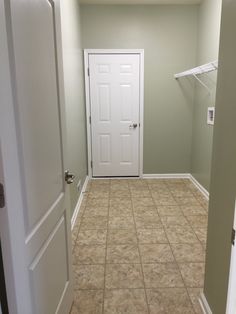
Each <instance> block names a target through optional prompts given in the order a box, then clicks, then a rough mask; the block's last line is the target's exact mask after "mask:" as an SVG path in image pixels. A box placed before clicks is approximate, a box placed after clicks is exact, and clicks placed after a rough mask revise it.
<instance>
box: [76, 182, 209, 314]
mask: <svg viewBox="0 0 236 314" xmlns="http://www.w3.org/2000/svg"><path fill="white" fill-rule="evenodd" d="M87 191H88V192H87V193H86V194H85V196H84V200H83V203H82V205H81V209H80V213H79V219H77V221H76V223H75V228H74V231H73V233H72V242H73V243H74V244H75V246H74V251H73V252H74V253H73V255H74V261H75V262H76V263H77V264H76V265H74V267H75V269H74V272H75V292H76V298H75V302H74V305H73V308H72V311H71V314H80V313H83V314H87V313H89V314H90V313H91V314H92V313H94V314H95V313H97V314H99V313H102V311H103V289H104V284H105V282H104V277H105V273H106V287H107V288H109V289H106V296H105V302H104V312H103V313H105V314H113V313H117V314H125V313H127V314H147V313H149V314H153V313H158V314H160V313H165V314H172V313H173V314H179V313H181V314H192V313H193V308H192V306H193V307H194V309H195V311H196V313H197V314H198V313H200V312H199V307H198V302H197V296H198V293H199V292H200V290H201V287H202V286H203V279H204V257H205V251H204V246H205V243H206V230H207V210H206V209H207V206H208V202H207V200H206V199H205V198H204V197H203V196H202V195H201V194H200V193H199V190H198V189H196V187H195V186H194V185H192V183H191V181H190V180H183V179H173V180H172V179H171V180H170V179H165V180H164V179H163V180H160V179H145V180H142V179H134V180H133V179H130V180H125V179H124V180H120V179H118V180H113V179H112V180H110V179H108V180H106V179H105V180H91V181H90V182H89V184H88V189H87ZM108 225H109V227H108ZM163 226H164V227H163ZM107 229H108V230H107ZM137 240H138V243H139V248H138V246H137ZM169 242H170V243H171V246H170V245H169ZM106 244H108V247H107V250H106V247H105V246H106ZM172 252H174V258H175V259H174V258H173V254H172ZM139 254H141V256H142V262H143V264H140V263H141V260H140V255H139ZM105 258H106V262H107V263H108V264H107V265H106V267H107V269H106V270H105V268H104V267H105V266H104V262H105ZM174 260H177V261H178V264H177V263H176V262H174ZM82 263H83V264H82ZM87 263H88V264H87ZM100 263H101V264H100ZM180 270H181V272H180ZM142 271H143V272H142ZM143 275H144V281H145V287H146V289H148V290H147V294H148V301H149V310H148V308H147V303H146V297H145V291H144V289H143V287H144V283H143ZM183 279H184V281H183ZM184 283H185V285H186V286H187V288H188V293H189V296H190V298H191V301H192V304H191V301H190V298H189V297H188V295H187V293H186V290H185V288H184ZM149 289H150V290H149Z"/></svg>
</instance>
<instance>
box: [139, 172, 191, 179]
mask: <svg viewBox="0 0 236 314" xmlns="http://www.w3.org/2000/svg"><path fill="white" fill-rule="evenodd" d="M143 179H190V173H161V174H152V173H150V174H144V175H143Z"/></svg>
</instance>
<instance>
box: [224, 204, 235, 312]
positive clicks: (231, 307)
mask: <svg viewBox="0 0 236 314" xmlns="http://www.w3.org/2000/svg"><path fill="white" fill-rule="evenodd" d="M233 229H234V230H236V205H235V214H234V226H233ZM235 313H236V243H232V251H231V262H230V274H229V287H228V298H227V310H226V314H235Z"/></svg>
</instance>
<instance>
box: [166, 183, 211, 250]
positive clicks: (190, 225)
mask: <svg viewBox="0 0 236 314" xmlns="http://www.w3.org/2000/svg"><path fill="white" fill-rule="evenodd" d="M184 185H185V186H186V183H184ZM170 192H171V190H170ZM171 194H172V192H171ZM192 194H193V193H192ZM172 195H173V194H172ZM193 195H194V194H193ZM173 197H174V196H173ZM174 198H175V197H174ZM194 198H196V197H195V196H194ZM196 200H197V199H196ZM197 201H198V200H197ZM198 202H199V201H198ZM199 204H200V202H199ZM200 206H201V207H202V205H201V204H200ZM180 210H181V212H182V214H183V216H184V217H185V219H186V220H187V222H188V225H189V227H190V228H191V229H192V231H193V233H194V234H195V236H196V237H197V239H198V241H199V243H200V244H201V247H202V249H203V251H204V252H205V251H206V250H205V247H204V246H203V244H202V242H201V241H200V239H199V238H198V236H197V234H196V232H195V230H194V228H193V226H192V224H191V223H190V222H189V220H188V218H187V215H185V214H184V212H183V210H182V208H181V206H180ZM192 216H198V215H192ZM206 216H207V215H206Z"/></svg>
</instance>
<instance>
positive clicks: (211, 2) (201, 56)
mask: <svg viewBox="0 0 236 314" xmlns="http://www.w3.org/2000/svg"><path fill="white" fill-rule="evenodd" d="M221 3H222V0H205V1H203V3H202V4H201V5H200V7H199V16H198V44H197V64H198V65H201V64H205V63H208V62H211V61H215V60H217V59H218V50H219V36H220V15H221ZM201 79H202V80H203V81H204V82H205V83H206V84H207V86H209V87H210V89H211V94H209V93H208V91H207V90H206V89H205V88H204V87H203V86H201V85H200V84H199V83H198V82H196V84H195V101H194V114H193V138H192V160H191V173H192V174H193V176H194V177H195V178H196V179H197V180H198V181H199V182H200V183H201V184H202V185H203V186H204V187H205V188H206V189H207V190H209V185H210V169H211V156H212V138H213V128H214V127H213V126H211V125H207V107H213V106H214V105H215V92H216V81H217V72H214V73H209V74H204V75H202V76H201Z"/></svg>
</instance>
